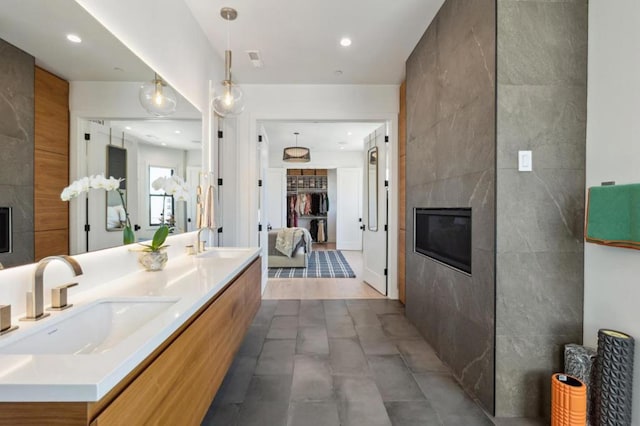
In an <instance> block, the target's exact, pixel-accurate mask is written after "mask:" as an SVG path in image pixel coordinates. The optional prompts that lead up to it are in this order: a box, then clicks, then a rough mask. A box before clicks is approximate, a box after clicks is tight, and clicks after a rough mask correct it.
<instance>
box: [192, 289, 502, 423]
mask: <svg viewBox="0 0 640 426" xmlns="http://www.w3.org/2000/svg"><path fill="white" fill-rule="evenodd" d="M491 424H493V422H492V421H491V420H489V418H488V417H487V416H486V415H485V414H484V412H483V411H482V410H481V409H480V408H479V407H478V406H477V405H476V404H475V403H474V402H473V401H472V400H471V399H470V398H469V397H468V396H467V395H466V394H465V393H464V392H463V391H462V389H461V388H460V387H459V386H458V384H457V383H456V381H455V380H454V379H453V377H452V376H451V375H450V374H449V372H448V370H447V368H446V367H445V366H444V365H443V364H442V363H441V362H440V360H439V359H438V357H437V356H436V354H435V352H434V351H433V350H432V349H431V347H430V346H429V345H428V344H427V343H426V342H425V341H424V339H423V338H422V337H421V336H420V334H419V333H418V331H417V330H416V329H415V328H414V327H413V325H411V324H410V323H409V322H408V321H407V319H406V318H405V317H404V308H403V307H402V305H401V304H400V303H399V302H397V301H392V300H324V301H323V300H280V301H275V300H263V302H262V307H261V308H260V311H259V312H258V314H257V315H256V318H255V320H254V322H253V324H252V326H251V327H250V329H249V331H248V334H247V337H246V338H245V340H244V342H243V344H242V346H241V348H240V350H239V352H238V355H237V356H236V358H235V360H234V362H233V365H232V367H231V368H230V370H229V372H228V374H227V376H226V378H225V380H224V382H223V384H222V386H221V388H220V391H219V392H218V395H217V396H216V399H215V401H214V402H213V404H212V405H211V407H210V409H209V412H208V413H207V416H206V417H205V419H204V421H203V425H206V426H209V425H221V426H246V425H260V426H298V425H304V426H337V425H343V426H356V425H358V426H359V425H362V426H377V425H393V426H414V425H416V426H417V425H447V426H449V425H451V426H453V425H464V426H473V425H491Z"/></svg>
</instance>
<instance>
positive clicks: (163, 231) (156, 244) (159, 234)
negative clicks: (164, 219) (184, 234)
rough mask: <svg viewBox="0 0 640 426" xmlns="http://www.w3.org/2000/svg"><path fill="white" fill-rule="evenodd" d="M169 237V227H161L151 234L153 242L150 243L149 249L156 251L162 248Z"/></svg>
mask: <svg viewBox="0 0 640 426" xmlns="http://www.w3.org/2000/svg"><path fill="white" fill-rule="evenodd" d="M168 235H169V227H168V226H167V225H161V226H160V228H158V230H157V231H156V233H155V234H153V241H152V242H151V249H152V250H153V251H156V250H158V249H160V247H162V244H164V241H165V240H166V239H167V236H168Z"/></svg>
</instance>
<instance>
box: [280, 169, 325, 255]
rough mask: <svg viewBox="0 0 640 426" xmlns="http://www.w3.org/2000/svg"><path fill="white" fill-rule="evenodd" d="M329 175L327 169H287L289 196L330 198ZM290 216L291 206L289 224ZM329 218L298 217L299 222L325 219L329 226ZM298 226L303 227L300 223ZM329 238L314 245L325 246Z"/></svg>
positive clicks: (318, 216) (323, 216)
mask: <svg viewBox="0 0 640 426" xmlns="http://www.w3.org/2000/svg"><path fill="white" fill-rule="evenodd" d="M327 175H328V173H327V169H287V196H289V195H299V194H325V195H326V196H328V193H327V190H328V187H329V182H328V176H327ZM289 214H290V211H289V206H287V223H289V222H290V217H289ZM327 218H328V216H327V215H300V216H298V221H301V220H302V221H305V222H306V221H307V220H313V219H323V220H324V221H325V224H326V225H328V220H327ZM305 224H306V223H305ZM298 226H302V225H301V224H300V223H298ZM302 227H304V226H302ZM327 234H328V229H327ZM327 238H328V235H325V241H321V242H317V241H314V243H317V244H324V243H326V242H327V241H326V239H327Z"/></svg>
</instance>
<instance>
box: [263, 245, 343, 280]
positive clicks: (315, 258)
mask: <svg viewBox="0 0 640 426" xmlns="http://www.w3.org/2000/svg"><path fill="white" fill-rule="evenodd" d="M355 277H356V274H354V273H353V270H352V269H351V266H349V263H348V262H347V259H345V258H344V256H343V255H342V253H341V252H340V251H338V250H320V251H312V252H311V255H310V256H309V266H308V267H306V268H269V278H355Z"/></svg>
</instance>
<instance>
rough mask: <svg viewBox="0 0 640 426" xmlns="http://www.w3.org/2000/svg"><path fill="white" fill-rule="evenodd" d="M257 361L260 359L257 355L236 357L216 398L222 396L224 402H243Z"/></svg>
mask: <svg viewBox="0 0 640 426" xmlns="http://www.w3.org/2000/svg"><path fill="white" fill-rule="evenodd" d="M257 362H258V360H257V358H255V357H247V356H238V357H236V358H235V359H234V361H233V364H232V365H231V367H230V368H229V371H228V372H227V375H226V376H225V378H224V382H223V384H222V386H221V388H220V390H219V391H218V394H217V395H216V398H221V402H222V403H223V404H224V403H226V404H228V403H233V402H235V403H240V402H243V401H244V400H245V396H246V395H247V390H248V389H249V383H251V378H252V377H253V372H254V371H255V369H256V364H257Z"/></svg>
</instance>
